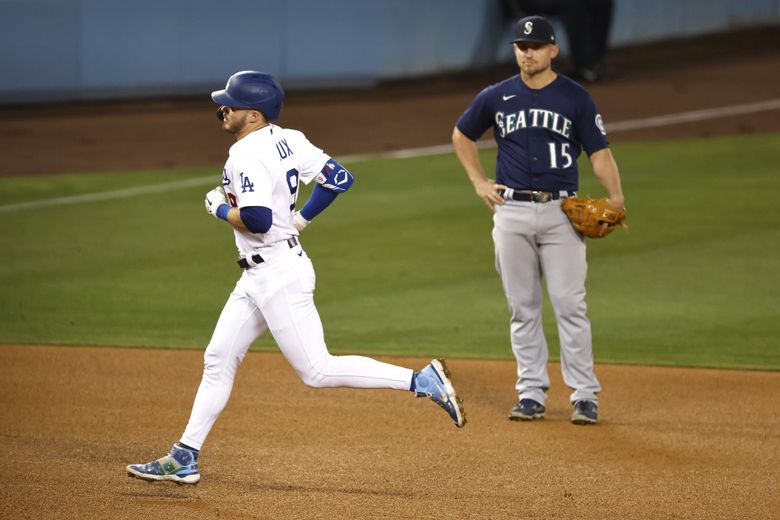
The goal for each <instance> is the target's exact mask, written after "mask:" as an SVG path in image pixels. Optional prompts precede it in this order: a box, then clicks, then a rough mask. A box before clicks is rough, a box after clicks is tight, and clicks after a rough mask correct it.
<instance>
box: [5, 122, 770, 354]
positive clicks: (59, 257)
mask: <svg viewBox="0 0 780 520" xmlns="http://www.w3.org/2000/svg"><path fill="white" fill-rule="evenodd" d="M613 152H614V154H615V156H616V158H617V160H618V164H619V165H620V168H621V172H622V177H623V184H624V189H625V192H626V203H627V206H628V209H629V220H628V223H629V225H630V229H629V232H625V231H623V230H617V231H616V232H615V233H613V234H612V235H611V236H610V237H609V238H607V239H605V240H600V241H591V242H590V244H589V250H588V251H589V252H588V255H589V266H590V273H589V282H588V289H589V295H588V304H589V315H590V318H591V321H592V323H593V331H594V346H595V354H596V359H597V361H599V362H614V363H640V364H659V365H682V366H706V367H734V368H758V369H773V370H776V369H780V347H779V346H778V344H779V343H780V342H779V341H778V332H780V326H778V323H779V322H780V300H779V299H778V297H777V288H776V287H777V286H778V285H779V284H780V261H779V260H778V259H780V231H779V230H778V225H777V221H776V220H775V219H774V217H773V216H772V215H773V214H774V209H775V207H776V194H777V193H778V188H779V187H780V179H778V175H777V171H776V167H775V164H776V163H775V160H776V157H777V156H778V155H780V134H772V135H765V136H758V137H745V138H743V137H739V138H727V139H713V140H701V141H674V142H660V143H635V144H618V145H615V146H614V147H613ZM494 154H495V152H494V151H486V152H484V154H483V160H484V161H485V164H486V167H487V168H488V169H490V168H492V161H493V160H494V159H493V156H494ZM348 166H349V168H350V169H351V170H352V171H353V173H355V175H356V178H357V181H356V184H355V186H354V187H353V189H352V190H351V191H350V192H349V193H347V194H345V195H344V196H342V197H340V198H339V200H337V201H336V203H334V205H333V206H332V207H331V208H329V210H328V211H327V212H326V213H324V214H323V215H322V216H321V217H320V218H319V219H318V220H316V221H315V222H314V223H313V224H312V225H311V226H310V227H309V228H308V229H307V230H306V232H305V233H304V236H303V242H304V246H305V247H306V250H307V252H308V253H309V255H310V256H311V257H312V259H313V260H314V263H315V267H316V269H317V276H318V287H317V293H316V301H317V305H318V308H319V310H320V314H321V315H322V318H323V322H324V324H325V331H326V338H327V340H328V344H329V346H330V349H331V351H333V352H337V353H344V352H361V353H374V354H379V353H381V354H399V355H414V356H417V355H419V356H431V355H443V356H447V357H479V358H507V359H508V358H511V351H510V348H509V344H508V311H507V307H506V302H505V299H504V296H503V293H502V290H501V287H500V283H499V279H498V276H497V274H496V272H495V270H494V267H493V251H492V242H491V239H490V229H491V224H492V222H491V218H490V217H491V216H490V213H489V212H488V211H487V209H486V208H485V207H484V205H483V203H482V202H481V201H480V200H479V199H477V198H476V196H475V195H474V194H473V190H472V188H471V185H470V183H468V181H467V180H466V176H465V174H464V173H463V172H462V170H461V168H460V166H459V165H458V164H457V161H456V159H455V157H454V156H453V155H440V156H433V157H422V158H414V159H395V160H388V159H376V160H367V161H362V162H353V163H350V164H348ZM208 175H213V180H214V182H213V183H211V184H209V183H208V182H206V181H204V182H199V181H198V179H201V178H203V177H205V176H208ZM219 175H220V167H214V168H210V169H206V168H204V169H188V170H166V171H144V172H132V174H117V173H111V174H89V175H57V176H45V177H27V178H4V179H0V250H2V260H1V261H0V298H2V300H1V301H2V306H1V307H0V343H50V344H80V345H81V344H86V345H123V346H155V347H187V348H203V347H204V346H205V345H206V344H207V343H208V340H209V338H210V335H211V331H212V328H213V326H214V324H215V322H216V319H217V317H218V315H219V312H220V310H221V308H222V305H223V303H224V301H225V299H226V298H227V296H228V294H229V292H230V291H231V289H232V288H233V285H234V283H235V281H236V280H237V279H238V277H239V275H240V270H239V269H238V268H237V267H236V265H235V263H234V262H235V258H236V250H235V247H234V244H233V238H232V233H231V232H230V230H229V228H228V226H227V225H226V224H225V223H223V222H218V221H217V220H215V219H213V218H211V217H208V216H207V215H206V214H205V212H204V210H203V203H202V200H203V194H204V193H205V192H206V191H208V189H210V188H211V187H212V185H216V184H217V183H218V182H219V178H220V176H219ZM581 178H582V180H583V183H582V188H581V193H582V194H590V195H592V196H600V195H602V191H601V189H600V188H599V187H598V185H597V183H596V182H595V180H594V178H593V175H592V174H591V173H590V171H589V170H588V168H587V166H585V165H583V169H582V172H581ZM187 179H195V180H194V181H193V183H192V184H195V185H193V186H190V187H182V188H179V189H176V190H160V191H157V192H155V193H148V194H140V195H138V194H137V195H133V196H126V197H121V198H115V199H108V200H96V201H92V202H80V203H74V204H64V205H50V206H43V207H38V208H18V209H13V208H8V207H7V206H9V205H12V204H19V203H24V202H31V201H40V200H45V199H49V198H54V197H63V196H72V195H80V194H89V193H95V192H105V191H111V190H120V189H128V188H134V187H140V186H146V185H150V184H159V185H163V184H167V183H170V182H174V181H183V180H187ZM307 193H308V192H304V194H303V195H302V199H301V200H305V198H303V197H306V194H307ZM545 330H546V331H547V335H548V340H549V341H550V346H551V349H552V350H553V352H552V353H551V354H552V357H553V358H555V357H557V333H556V328H555V321H554V318H553V315H552V310H551V308H550V307H549V305H547V306H546V307H545ZM256 348H258V349H263V350H273V349H275V345H274V343H273V340H272V339H271V338H270V337H265V338H262V339H260V340H259V341H258V342H257V345H256Z"/></svg>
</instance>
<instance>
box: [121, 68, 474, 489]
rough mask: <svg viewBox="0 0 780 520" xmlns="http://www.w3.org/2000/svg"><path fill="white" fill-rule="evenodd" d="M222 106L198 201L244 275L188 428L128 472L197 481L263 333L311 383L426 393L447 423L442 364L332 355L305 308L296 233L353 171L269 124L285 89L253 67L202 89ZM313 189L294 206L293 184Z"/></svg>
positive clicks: (219, 330)
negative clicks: (239, 374)
mask: <svg viewBox="0 0 780 520" xmlns="http://www.w3.org/2000/svg"><path fill="white" fill-rule="evenodd" d="M211 97H212V99H213V100H214V101H215V102H216V103H217V104H219V105H220V107H219V109H218V110H217V116H218V117H219V119H220V120H221V121H222V128H223V129H224V130H225V131H227V132H229V133H231V134H233V135H235V137H236V143H235V144H234V145H233V146H231V148H230V156H229V157H228V160H227V162H226V163H225V168H224V169H223V170H222V185H221V186H219V187H217V188H215V189H213V190H211V191H210V192H209V193H208V194H207V195H206V200H205V204H206V211H207V212H208V214H209V215H212V216H214V217H216V218H217V219H221V220H223V221H226V222H228V223H229V224H230V225H231V226H232V229H233V233H234V234H235V240H236V246H237V247H238V252H239V256H240V259H239V260H238V265H239V266H240V267H241V268H242V269H243V273H242V275H241V278H240V279H239V280H238V283H237V284H236V286H235V289H233V292H232V293H231V294H230V296H229V298H228V300H227V303H226V304H225V307H224V308H223V310H222V314H221V315H220V317H219V320H218V321H217V325H216V328H215V329H214V333H213V336H212V338H211V341H210V342H209V345H208V347H207V348H206V352H205V356H204V369H203V377H202V380H201V382H200V387H199V388H198V392H197V394H196V396H195V402H194V404H193V407H192V413H191V415H190V419H189V422H188V424H187V426H186V428H185V429H184V433H183V435H182V436H181V439H180V440H179V442H177V443H175V444H174V445H173V447H172V449H171V451H170V452H169V453H168V455H166V456H164V457H162V458H160V459H157V460H155V461H152V462H150V463H148V464H132V465H129V466H127V473H128V475H129V476H131V477H137V478H140V479H144V480H149V481H157V480H170V481H173V482H176V483H179V484H195V483H197V482H198V481H199V480H200V471H199V467H198V456H199V452H200V449H201V447H202V446H203V444H204V442H205V441H206V437H207V436H208V434H209V431H210V430H211V428H212V426H213V425H214V422H215V421H216V420H217V417H218V416H219V414H220V413H221V412H222V410H223V409H224V407H225V405H226V404H227V401H228V398H229V396H230V391H231V389H232V387H233V379H234V377H235V375H236V370H237V369H238V367H239V365H240V364H241V362H242V361H243V359H244V356H245V355H246V352H247V350H248V349H249V346H250V345H251V344H252V342H253V341H254V340H255V339H256V338H258V337H259V336H260V335H262V334H263V333H264V332H266V331H267V330H270V332H271V334H272V335H273V337H274V339H275V340H276V343H277V345H278V346H279V349H280V350H281V352H282V354H284V356H285V357H286V358H287V360H288V362H289V363H290V364H291V365H292V367H293V368H294V369H295V371H296V372H297V374H298V375H299V376H300V378H301V379H302V380H303V382H304V383H305V384H307V385H309V386H311V387H316V388H322V387H351V388H392V389H395V390H406V391H411V392H414V394H415V395H416V396H417V397H429V398H431V399H432V400H433V401H434V402H435V403H437V404H438V405H439V406H441V407H442V408H444V409H445V410H446V411H447V413H448V414H449V416H450V418H451V419H452V421H453V422H454V423H455V426H458V427H461V426H463V425H464V423H465V416H464V412H463V406H462V404H461V401H460V399H459V398H458V396H457V395H456V393H455V389H454V388H453V386H452V382H451V381H450V379H449V376H448V373H447V369H446V367H445V365H444V362H443V361H442V360H438V359H434V360H433V361H431V363H430V364H428V365H427V366H425V367H424V368H423V369H422V370H420V371H419V372H415V371H413V370H411V369H408V368H403V367H399V366H395V365H391V364H387V363H382V362H379V361H376V360H374V359H371V358H368V357H362V356H333V355H331V354H330V353H329V352H328V349H327V347H326V345H325V339H324V335H323V329H322V323H321V321H320V317H319V314H318V313H317V309H316V307H315V306H314V285H315V275H314V269H313V267H312V263H311V261H310V260H309V257H308V256H307V255H306V252H305V251H304V249H303V247H302V246H301V243H300V240H299V238H298V237H299V233H300V232H301V231H302V230H303V229H304V228H305V227H306V226H307V225H308V224H309V223H310V222H311V221H312V220H313V219H314V218H315V217H316V216H317V215H318V214H320V213H321V212H322V211H323V210H324V209H325V208H326V207H328V205H330V204H331V203H332V202H333V200H334V199H335V198H336V197H337V196H338V195H339V194H341V193H343V192H345V191H347V190H348V189H349V188H350V186H351V185H352V183H353V180H354V179H353V176H352V174H351V173H350V172H349V171H347V169H346V168H344V167H343V166H341V165H340V164H339V163H338V162H336V161H335V160H334V159H332V158H331V157H329V156H328V155H327V154H325V153H324V152H323V151H322V150H320V149H319V148H317V147H316V146H314V145H313V144H311V143H310V142H309V141H308V140H307V139H306V137H305V136H304V134H302V133H301V132H299V131H297V130H290V129H285V128H282V127H280V126H277V125H275V124H273V123H271V121H273V120H276V119H277V118H278V117H279V112H280V111H281V108H282V101H283V100H284V91H283V90H282V87H281V86H280V85H279V84H278V83H277V82H276V80H275V79H274V78H273V77H272V76H270V75H268V74H265V73H263V72H256V71H242V72H237V73H236V74H233V75H232V76H231V77H230V79H229V80H228V82H227V86H226V87H225V89H224V90H218V91H215V92H213V93H212V94H211ZM311 181H314V182H315V183H316V185H315V187H314V189H313V190H312V194H311V197H310V198H309V200H308V201H307V202H306V204H305V205H304V206H303V208H301V210H300V211H298V212H296V211H295V203H296V199H297V196H298V187H299V184H300V183H301V182H303V183H306V184H308V183H310V182H311Z"/></svg>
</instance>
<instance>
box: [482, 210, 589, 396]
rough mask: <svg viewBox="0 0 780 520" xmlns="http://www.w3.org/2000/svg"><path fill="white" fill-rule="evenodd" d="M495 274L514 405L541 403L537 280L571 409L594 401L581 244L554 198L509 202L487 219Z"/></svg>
mask: <svg viewBox="0 0 780 520" xmlns="http://www.w3.org/2000/svg"><path fill="white" fill-rule="evenodd" d="M493 223H494V226H493V242H494V244H495V253H496V269H497V270H498V274H499V276H500V277H501V282H502V284H503V287H504V293H505V294H506V298H507V302H508V304H509V311H510V314H511V319H510V335H511V343H512V351H513V352H514V355H515V358H516V359H517V385H516V388H517V393H518V395H519V398H520V399H533V400H534V401H538V402H540V403H542V404H544V403H545V401H546V399H547V390H548V389H549V387H550V379H549V377H548V375H547V359H548V350H547V341H546V339H545V337H544V331H543V329H542V302H543V294H542V279H543V278H544V280H545V282H546V285H547V293H548V294H549V296H550V302H551V303H552V307H553V310H554V311H555V317H556V321H557V323H558V335H559V339H560V346H561V349H560V351H561V371H562V373H563V381H564V383H566V385H567V386H568V387H570V388H572V389H573V390H574V391H573V392H572V394H571V395H570V397H569V399H570V401H571V402H572V403H574V402H576V401H579V400H582V399H587V400H590V401H594V402H598V398H597V394H598V392H600V391H601V386H600V385H599V382H598V380H597V379H596V375H595V373H594V372H593V350H592V339H591V328H590V321H589V320H588V317H587V306H586V304H585V278H586V276H587V270H588V265H587V260H586V254H585V239H584V238H583V237H582V236H580V235H579V234H578V233H577V232H576V231H574V228H573V227H572V226H571V223H570V222H569V220H568V218H567V217H566V215H565V214H564V213H563V211H561V202H560V200H553V201H550V202H546V203H534V202H518V201H514V200H508V201H506V203H505V204H504V205H501V206H496V213H495V216H494V218H493Z"/></svg>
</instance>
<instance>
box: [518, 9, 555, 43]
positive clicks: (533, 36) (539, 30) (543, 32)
mask: <svg viewBox="0 0 780 520" xmlns="http://www.w3.org/2000/svg"><path fill="white" fill-rule="evenodd" d="M518 42H534V43H552V44H554V43H555V31H553V26H552V24H550V22H548V21H547V18H544V17H542V16H526V17H525V18H523V19H522V20H518V22H517V23H516V24H515V39H514V40H513V41H512V43H518Z"/></svg>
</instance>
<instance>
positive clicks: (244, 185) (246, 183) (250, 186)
mask: <svg viewBox="0 0 780 520" xmlns="http://www.w3.org/2000/svg"><path fill="white" fill-rule="evenodd" d="M240 175H241V193H246V192H248V191H251V192H254V191H255V185H254V183H253V182H252V181H250V180H249V177H248V176H245V175H244V174H243V173H241V174H240Z"/></svg>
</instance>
